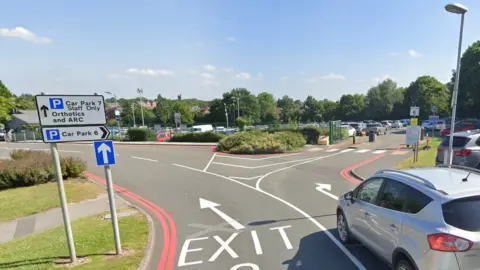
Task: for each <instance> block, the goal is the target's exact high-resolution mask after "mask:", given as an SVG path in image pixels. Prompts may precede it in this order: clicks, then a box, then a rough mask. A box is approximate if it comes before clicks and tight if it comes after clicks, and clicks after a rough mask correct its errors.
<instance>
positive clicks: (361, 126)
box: [350, 122, 367, 136]
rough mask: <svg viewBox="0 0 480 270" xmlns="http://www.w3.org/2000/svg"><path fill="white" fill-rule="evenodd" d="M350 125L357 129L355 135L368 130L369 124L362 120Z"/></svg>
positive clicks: (360, 134)
mask: <svg viewBox="0 0 480 270" xmlns="http://www.w3.org/2000/svg"><path fill="white" fill-rule="evenodd" d="M350 126H351V127H353V128H354V129H355V135H357V136H362V135H363V133H364V132H366V128H367V125H366V124H365V123H362V122H358V123H357V122H352V123H350Z"/></svg>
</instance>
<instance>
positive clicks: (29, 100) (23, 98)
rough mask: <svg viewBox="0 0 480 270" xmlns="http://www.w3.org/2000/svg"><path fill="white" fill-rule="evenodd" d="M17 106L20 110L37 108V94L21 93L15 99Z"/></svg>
mask: <svg viewBox="0 0 480 270" xmlns="http://www.w3.org/2000/svg"><path fill="white" fill-rule="evenodd" d="M15 103H16V108H18V109H20V110H35V109H36V108H37V105H36V104H35V96H34V95H32V94H21V95H20V96H18V97H17V98H16V100H15Z"/></svg>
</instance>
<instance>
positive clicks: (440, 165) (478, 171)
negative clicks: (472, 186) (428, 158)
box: [435, 164, 480, 174]
mask: <svg viewBox="0 0 480 270" xmlns="http://www.w3.org/2000/svg"><path fill="white" fill-rule="evenodd" d="M435 167H438V168H453V169H459V170H464V171H468V172H474V173H477V174H480V170H479V169H476V168H472V167H467V166H462V165H454V164H452V165H449V164H438V165H437V166H435Z"/></svg>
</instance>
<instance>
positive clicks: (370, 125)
mask: <svg viewBox="0 0 480 270" xmlns="http://www.w3.org/2000/svg"><path fill="white" fill-rule="evenodd" d="M376 126H377V125H376V124H368V125H367V127H376Z"/></svg>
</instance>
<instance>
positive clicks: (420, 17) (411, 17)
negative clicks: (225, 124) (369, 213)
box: [0, 0, 480, 100]
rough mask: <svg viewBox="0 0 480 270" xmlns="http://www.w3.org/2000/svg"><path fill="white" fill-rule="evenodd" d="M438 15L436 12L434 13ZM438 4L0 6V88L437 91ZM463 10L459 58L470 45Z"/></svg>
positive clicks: (453, 26) (195, 92) (443, 35)
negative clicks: (383, 84)
mask: <svg viewBox="0 0 480 270" xmlns="http://www.w3.org/2000/svg"><path fill="white" fill-rule="evenodd" d="M445 3H447V2H445ZM445 3H444V2H443V1H438V0H422V1H418V0H403V1H384V0H365V1H356V0H336V1H323V0H299V1H291V0H277V1H274V0H255V1H254V0H245V1H240V0H238V1H237V0H230V1H229V0H191V1H181V0H178V1H160V0H157V1H153V0H151V1H146V0H145V1H141V0H138V1H118V0H115V1H114V0H102V1H93V0H82V1H62V0H49V1H36V0H30V1H24V0H16V1H2V16H0V59H1V61H0V79H1V80H3V81H4V82H5V84H7V86H8V87H9V88H10V89H11V90H12V91H13V92H15V93H17V94H20V93H22V92H30V93H39V92H46V93H49V94H88V93H94V92H98V93H101V92H104V91H111V92H114V93H116V94H117V96H119V97H120V96H122V97H133V96H134V95H136V88H137V87H141V88H143V90H144V93H145V95H146V96H148V97H152V98H153V97H155V96H156V95H157V94H159V93H160V94H162V96H166V97H170V98H174V97H176V95H177V94H182V96H183V97H184V98H193V97H196V98H201V99H212V98H215V97H219V96H221V94H222V93H223V92H225V91H228V90H230V89H231V88H234V87H246V88H248V89H249V90H250V91H251V92H253V93H260V92H263V91H267V92H271V93H273V94H274V95H275V96H276V97H281V96H283V95H290V96H292V97H294V98H299V99H302V100H303V99H304V98H305V97H306V96H307V95H312V96H314V97H316V98H322V99H323V98H328V99H333V100H336V99H338V98H340V96H341V95H342V94H346V93H366V91H367V90H368V88H369V87H371V86H373V85H375V84H376V83H377V82H378V80H379V79H383V78H387V77H391V78H393V79H394V80H396V81H397V82H398V83H399V85H401V86H406V85H408V84H409V83H410V82H411V81H412V80H414V79H415V78H416V77H417V76H419V75H432V76H435V77H437V78H438V79H439V80H441V81H442V82H446V81H448V80H449V79H450V74H451V70H452V69H453V68H454V67H455V60H456V50H457V44H458V43H457V42H458V30H459V25H460V16H458V15H454V14H450V13H447V12H446V11H445V10H444V4H445ZM462 4H464V5H465V6H467V7H468V8H469V11H468V13H467V14H466V19H465V32H464V46H463V50H465V49H466V47H467V46H468V45H470V44H471V43H473V42H474V41H476V40H478V39H480V32H479V31H478V30H477V29H476V28H478V27H477V26H478V25H480V2H479V1H476V0H468V1H467V0H466V1H462Z"/></svg>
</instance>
